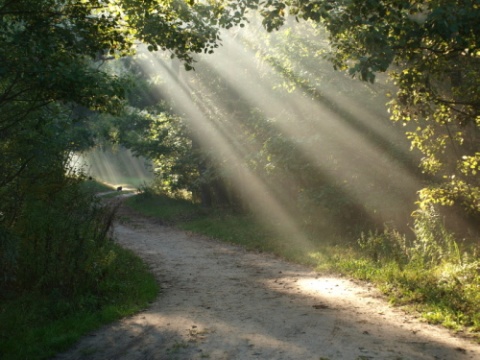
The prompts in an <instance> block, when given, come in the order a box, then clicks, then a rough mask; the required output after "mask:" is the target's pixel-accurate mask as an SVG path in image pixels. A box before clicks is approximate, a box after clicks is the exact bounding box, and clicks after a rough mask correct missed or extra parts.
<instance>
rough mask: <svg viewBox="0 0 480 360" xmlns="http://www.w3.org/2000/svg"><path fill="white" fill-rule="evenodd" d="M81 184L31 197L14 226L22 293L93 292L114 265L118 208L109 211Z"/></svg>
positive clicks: (17, 274)
mask: <svg viewBox="0 0 480 360" xmlns="http://www.w3.org/2000/svg"><path fill="white" fill-rule="evenodd" d="M79 184H80V181H79V180H73V179H71V180H69V181H67V182H66V183H65V184H64V186H62V187H61V188H60V189H59V190H58V191H56V192H55V193H54V194H45V193H44V192H42V193H41V195H42V196H38V195H37V194H36V193H33V194H31V195H30V196H27V198H26V200H25V203H24V208H23V212H22V216H21V217H20V218H19V219H18V220H17V222H16V223H15V225H14V227H12V229H11V232H12V233H13V235H12V236H15V237H16V239H18V243H17V248H18V253H17V254H16V255H17V256H16V261H15V262H16V264H17V266H16V272H15V273H14V274H7V273H5V274H4V276H5V275H8V276H14V277H15V286H16V288H17V289H22V290H29V289H30V290H33V289H35V290H40V291H42V292H45V293H49V292H52V291H55V292H59V293H61V294H63V295H67V296H70V295H74V294H76V293H78V292H82V291H85V290H86V289H95V288H96V287H97V284H98V283H99V281H101V279H102V277H103V276H104V272H105V271H107V269H108V266H109V264H110V263H111V262H112V261H113V259H114V257H115V254H114V253H113V252H112V250H111V246H110V244H109V240H108V232H109V229H110V227H111V225H112V222H113V218H114V212H115V210H114V209H111V208H107V207H105V206H103V205H101V204H100V203H99V201H98V200H97V199H95V197H94V196H93V194H90V193H88V192H85V191H84V190H82V187H81V186H80V185H79Z"/></svg>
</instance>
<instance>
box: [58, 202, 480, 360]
mask: <svg viewBox="0 0 480 360" xmlns="http://www.w3.org/2000/svg"><path fill="white" fill-rule="evenodd" d="M123 211H126V210H125V209H124V210H123ZM128 218H129V220H128V221H123V222H122V223H117V224H116V225H115V238H116V241H117V242H118V243H119V244H121V245H122V246H124V247H126V248H129V249H131V250H133V251H134V252H136V253H137V254H138V255H139V256H140V257H142V258H143V259H145V261H146V262H147V263H148V264H149V265H150V266H151V269H152V271H153V273H154V274H155V276H156V278H157V279H158V282H159V283H160V284H161V287H162V291H161V293H160V295H159V296H158V298H157V300H156V301H155V302H154V303H152V304H151V306H150V307H149V308H148V309H145V310H144V311H142V312H140V313H139V314H137V315H135V316H132V317H129V318H126V319H123V320H121V321H119V322H116V323H114V324H111V325H109V326H106V327H104V328H102V329H100V330H98V331H96V332H94V333H92V334H89V335H88V336H86V337H84V338H83V339H82V340H81V341H80V342H79V343H78V344H77V345H76V346H75V347H74V348H72V349H71V350H70V351H68V352H66V353H63V354H60V355H59V356H57V357H56V359H57V360H65V359H93V360H96V359H102V360H103V359H112V360H114V359H115V360H117V359H124V360H127V359H128V360H134V359H135V360H136V359H144V360H147V359H148V360H149V359H155V360H156V359H181V360H183V359H212V360H213V359H214V360H220V359H225V360H227V359H239V360H240V359H242V360H243V359H316V360H319V359H323V360H324V359H330V360H334V359H345V360H360V359H362V360H364V359H382V360H383V359H392V360H393V359H395V360H400V359H401V360H407V359H444V360H455V359H480V346H479V345H477V344H475V343H473V342H472V341H469V340H466V339H462V338H460V337H458V336H454V335H453V334H452V333H451V332H449V331H448V330H446V329H443V328H440V327H436V326H431V325H428V324H425V323H424V322H421V321H420V320H419V319H417V318H415V317H414V316H412V315H407V314H405V313H404V312H403V311H402V310H400V309H398V308H393V307H391V306H389V305H388V303H387V302H386V301H385V300H384V299H383V298H382V297H381V296H380V294H379V293H378V292H377V291H375V290H374V289H373V288H372V287H369V286H368V285H366V284H358V283H354V282H352V281H350V280H348V279H345V278H341V277H336V276H322V275H320V274H317V273H315V272H314V271H312V270H311V269H308V268H306V267H303V266H299V265H295V264H291V263H288V262H285V261H283V260H281V259H278V258H276V257H273V256H270V255H266V254H259V253H253V252H247V251H245V250H244V249H242V248H241V247H237V246H232V245H228V244H224V243H220V242H217V241H215V240H212V239H208V238H206V237H202V236H198V235H194V234H189V233H186V232H184V231H180V230H177V229H174V228H171V227H166V226H163V225H161V224H158V223H156V222H155V221H152V220H150V219H147V218H144V217H140V216H137V215H133V214H132V213H129V214H128Z"/></svg>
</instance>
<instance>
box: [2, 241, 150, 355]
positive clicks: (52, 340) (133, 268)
mask: <svg viewBox="0 0 480 360" xmlns="http://www.w3.org/2000/svg"><path fill="white" fill-rule="evenodd" d="M112 246H113V250H114V251H115V253H116V254H117V258H116V261H115V263H114V265H113V267H112V269H111V271H109V272H108V273H107V275H106V277H105V278H104V279H103V280H102V283H101V284H100V286H99V287H100V291H99V293H91V294H82V295H80V296H78V297H75V298H62V297H58V296H56V294H53V293H52V294H51V295H50V296H45V295H40V294H36V293H34V294H32V293H28V294H22V295H17V296H13V295H11V296H10V297H8V298H3V299H0V349H1V358H2V360H10V359H11V360H17V359H39V360H40V359H47V358H50V357H52V356H53V355H55V354H56V353H57V352H60V351H64V350H66V349H68V347H70V346H72V345H73V344H74V343H75V342H76V341H77V340H78V339H79V338H80V337H81V336H83V335H85V334H87V333H88V332H89V331H92V330H94V329H97V328H99V327H100V326H102V325H104V324H107V323H110V322H112V321H114V320H117V319H120V318H122V317H125V316H128V315H131V314H133V313H135V312H138V311H139V310H141V309H143V308H144V307H145V306H146V305H147V304H148V302H150V301H152V300H153V299H154V298H155V296H156V295H157V293H158V286H157V283H156V281H155V279H154V277H153V275H152V274H151V273H150V272H149V270H148V268H147V266H146V265H145V264H144V263H143V262H142V261H141V260H140V259H139V258H138V257H137V256H135V255H134V254H133V253H132V252H130V251H128V250H125V249H122V248H120V247H118V246H115V245H112Z"/></svg>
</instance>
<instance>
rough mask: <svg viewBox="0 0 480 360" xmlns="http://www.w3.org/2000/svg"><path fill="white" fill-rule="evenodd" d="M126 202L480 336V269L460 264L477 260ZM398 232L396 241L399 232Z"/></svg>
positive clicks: (178, 204)
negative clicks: (376, 291) (418, 258)
mask: <svg viewBox="0 0 480 360" xmlns="http://www.w3.org/2000/svg"><path fill="white" fill-rule="evenodd" d="M127 204H128V205H129V206H131V207H133V208H134V209H135V210H137V211H139V212H141V213H144V214H146V215H149V216H153V217H157V218H160V219H163V220H167V221H168V222H170V223H171V224H174V225H175V226H177V227H179V228H181V229H184V230H188V231H192V232H195V233H199V234H203V235H207V236H210V237H213V238H216V239H218V240H223V241H227V242H229V243H234V244H238V245H241V246H244V247H245V248H247V249H249V250H255V251H262V252H270V253H273V254H276V255H279V256H281V257H283V258H285V259H287V260H290V261H294V262H297V263H300V264H304V265H308V266H311V267H314V268H315V269H317V270H318V271H323V272H325V271H328V272H335V273H341V274H345V275H348V276H351V277H354V278H357V279H361V280H365V281H369V282H371V283H374V284H376V285H377V286H378V287H379V288H380V289H381V290H382V291H383V292H384V293H385V294H386V296H387V297H388V298H389V300H390V302H391V303H392V304H395V305H401V306H405V307H406V309H407V310H408V309H414V310H415V311H419V312H420V313H421V314H422V316H423V317H424V318H425V319H426V320H427V321H428V322H430V323H437V324H442V325H443V326H446V327H448V328H450V329H453V330H467V331H469V333H470V334H471V335H472V336H473V337H475V338H476V339H477V340H480V334H479V333H480V313H479V309H480V274H479V273H478V270H477V268H475V267H473V268H472V269H470V270H469V269H463V268H462V266H463V267H465V268H466V267H468V264H470V265H472V264H473V265H475V264H476V263H475V262H474V263H468V262H465V264H464V265H458V264H457V265H455V264H454V263H453V262H452V261H450V260H449V259H445V260H444V261H441V262H439V263H438V264H436V265H435V266H432V265H431V264H424V263H421V262H414V261H412V262H410V263H408V262H402V261H401V260H399V257H398V256H397V255H398V254H397V253H396V252H398V251H399V250H398V247H396V246H397V244H396V243H391V244H390V243H388V241H387V240H385V239H383V240H381V241H387V243H382V242H380V243H378V237H374V238H373V239H371V241H373V243H374V245H375V246H378V249H380V250H382V251H383V253H381V256H380V257H379V256H378V255H377V254H375V255H374V256H373V255H372V254H369V253H368V251H365V249H363V248H362V247H361V246H359V245H358V243H357V240H356V239H353V240H350V241H345V239H343V240H340V239H330V240H329V241H325V240H320V238H321V237H320V236H312V237H311V239H310V240H311V241H310V244H309V245H308V246H301V245H300V244H299V243H297V242H295V241H291V239H290V241H288V242H287V241H285V239H281V238H279V237H278V236H277V235H275V233H274V232H273V229H272V225H270V226H266V225H264V224H260V223H259V222H258V221H256V219H255V218H254V217H253V216H250V215H245V214H236V213H234V212H229V211H226V210H225V209H224V210H222V211H219V210H212V211H206V210H204V209H201V208H200V207H199V206H198V205H195V204H192V203H191V202H188V201H185V200H175V199H170V198H168V197H165V196H156V195H152V194H148V195H142V196H135V197H132V198H130V199H128V200H127ZM273 226H274V224H273ZM394 235H395V236H394V238H395V241H397V240H398V239H399V236H398V234H394ZM371 236H374V235H371ZM382 236H383V235H382ZM364 240H365V239H364ZM392 249H393V250H392ZM370 250H371V249H370ZM389 251H390V252H391V254H389V253H388V252H389ZM479 265H480V264H479ZM452 269H453V270H452Z"/></svg>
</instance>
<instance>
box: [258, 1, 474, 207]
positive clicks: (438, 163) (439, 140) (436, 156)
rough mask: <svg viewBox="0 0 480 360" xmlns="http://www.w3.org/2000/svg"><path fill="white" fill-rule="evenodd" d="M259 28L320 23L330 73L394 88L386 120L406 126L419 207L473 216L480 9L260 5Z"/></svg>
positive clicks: (402, 4) (470, 5)
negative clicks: (422, 182) (416, 160)
mask: <svg viewBox="0 0 480 360" xmlns="http://www.w3.org/2000/svg"><path fill="white" fill-rule="evenodd" d="M266 6H267V10H264V12H265V19H264V25H265V27H266V28H267V29H268V30H273V29H278V28H279V27H280V26H281V25H283V23H284V22H285V19H286V17H287V15H288V14H290V15H294V16H296V17H297V18H303V19H305V20H310V21H314V22H319V23H322V24H323V25H324V26H325V28H326V29H327V31H328V33H329V40H330V46H331V54H330V60H331V61H332V63H333V65H334V68H336V69H338V70H346V71H348V72H349V74H350V75H351V76H354V77H359V78H360V79H361V80H364V81H368V82H374V81H375V74H376V73H379V72H387V73H388V74H389V77H390V79H392V80H393V82H394V84H395V85H396V88H397V90H396V96H395V97H393V98H392V100H391V102H390V104H389V105H390V111H391V118H392V120H394V121H399V122H402V123H404V124H405V126H406V128H407V136H408V138H409V139H410V140H411V144H412V148H414V149H418V150H420V151H421V153H422V154H423V158H422V160H421V167H422V170H423V171H424V172H425V173H427V174H429V175H432V176H433V181H431V182H430V183H428V184H426V187H425V188H423V189H422V190H421V191H420V193H419V194H420V200H419V204H420V206H421V207H422V208H424V209H427V208H429V207H430V206H431V205H432V204H441V205H453V204H457V205H460V206H461V207H462V208H463V209H464V211H466V212H467V213H476V214H478V213H479V211H480V201H479V200H480V187H479V185H480V183H479V178H478V171H479V170H480V168H479V166H480V162H479V161H480V152H479V136H480V133H479V128H480V120H479V119H480V118H479V114H480V92H479V91H478V89H479V84H480V66H479V62H480V5H479V4H478V2H477V1H473V0H466V1H463V0H462V1H451V0H433V1H427V2H423V1H404V0H396V1H378V0H372V1H367V2H365V1H360V0H352V1H350V0H348V1H307V0H292V1H284V2H277V1H267V2H266Z"/></svg>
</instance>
